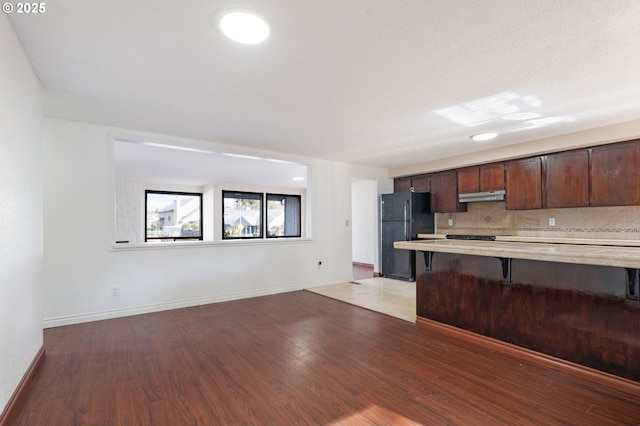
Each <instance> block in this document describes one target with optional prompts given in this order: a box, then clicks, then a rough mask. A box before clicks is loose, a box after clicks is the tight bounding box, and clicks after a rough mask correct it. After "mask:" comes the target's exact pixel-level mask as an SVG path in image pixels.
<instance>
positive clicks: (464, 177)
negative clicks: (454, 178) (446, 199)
mask: <svg viewBox="0 0 640 426" xmlns="http://www.w3.org/2000/svg"><path fill="white" fill-rule="evenodd" d="M474 192H480V167H479V166H475V167H466V168H464V169H460V170H458V194H473V193H474Z"/></svg>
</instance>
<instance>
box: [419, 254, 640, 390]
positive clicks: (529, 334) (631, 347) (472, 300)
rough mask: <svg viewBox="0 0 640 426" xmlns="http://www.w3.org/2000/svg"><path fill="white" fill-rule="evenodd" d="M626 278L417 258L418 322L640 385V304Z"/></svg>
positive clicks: (561, 266) (587, 268) (537, 265)
mask: <svg viewBox="0 0 640 426" xmlns="http://www.w3.org/2000/svg"><path fill="white" fill-rule="evenodd" d="M507 261H508V262H509V265H508V266H509V268H505V263H504V262H507ZM636 272H637V271H636ZM628 276H629V274H628V270H627V269H625V268H617V267H609V266H594V265H579V264H567V263H556V262H540V261H533V260H522V259H499V258H495V257H487V256H471V255H460V254H449V253H432V252H420V251H418V252H416V296H417V297H416V302H417V315H418V316H419V317H423V318H428V319H430V320H434V321H438V322H441V323H445V324H449V325H452V326H454V327H458V328H461V329H464V330H468V331H472V332H474V333H478V334H482V335H485V336H487V337H491V338H495V339H498V340H502V341H504V342H508V343H512V344H515V345H518V346H522V347H525V348H528V349H532V350H534V351H538V352H541V353H545V354H548V355H551V356H555V357H558V358H562V359H565V360H567V361H571V362H574V363H577V364H581V365H585V366H587V367H591V368H595V369H597V370H600V371H605V372H608V373H611V374H615V375H618V376H621V377H625V378H628V379H631V380H635V381H640V339H638V332H639V331H640V304H638V302H637V301H635V300H628V299H627V296H626V288H625V287H626V286H627V285H628V284H627V280H628V279H629V278H628Z"/></svg>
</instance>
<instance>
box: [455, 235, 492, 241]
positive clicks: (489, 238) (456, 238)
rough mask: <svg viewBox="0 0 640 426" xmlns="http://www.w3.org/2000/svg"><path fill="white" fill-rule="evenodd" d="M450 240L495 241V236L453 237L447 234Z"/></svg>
mask: <svg viewBox="0 0 640 426" xmlns="http://www.w3.org/2000/svg"><path fill="white" fill-rule="evenodd" d="M446 237H447V239H449V240H478V241H495V240H496V236H495V235H452V234H447V235H446Z"/></svg>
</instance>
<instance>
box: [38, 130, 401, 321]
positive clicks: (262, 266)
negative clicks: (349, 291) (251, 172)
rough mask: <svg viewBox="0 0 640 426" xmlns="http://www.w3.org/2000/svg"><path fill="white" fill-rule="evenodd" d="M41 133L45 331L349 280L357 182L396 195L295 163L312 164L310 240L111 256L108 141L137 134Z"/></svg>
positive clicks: (337, 170) (319, 164) (343, 173)
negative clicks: (116, 292)
mask: <svg viewBox="0 0 640 426" xmlns="http://www.w3.org/2000/svg"><path fill="white" fill-rule="evenodd" d="M43 133H44V134H43V140H44V212H45V217H44V259H45V261H44V280H45V300H46V304H45V312H44V318H45V327H48V326H56V325H62V324H71V323H76V322H84V321H90V320H95V319H102V318H110V317H116V316H122V315H130V314H135V313H141V312H150V311H156V310H162V309H170V308H175V307H180V306H190V305H195V304H202V303H209V302H216V301H222V300H230V299H235V298H242V297H251V296H257V295H263V294H272V293H278V292H284V291H291V290H298V289H302V288H305V287H311V286H316V285H325V284H332V283H337V282H344V281H350V280H351V278H352V272H351V228H350V227H349V226H346V223H345V222H346V221H347V220H350V219H351V181H352V179H354V178H358V179H372V180H376V181H378V188H381V190H384V191H389V190H390V188H392V186H393V181H392V180H391V179H389V178H387V174H386V170H384V169H377V168H370V167H362V166H353V165H348V164H344V163H337V162H331V161H324V160H317V159H311V158H301V157H296V158H291V156H289V157H288V158H286V159H289V160H295V161H298V162H301V163H306V164H309V165H310V176H309V182H308V183H309V203H308V206H309V208H310V209H311V210H312V215H311V223H309V225H310V227H311V235H312V237H311V238H307V239H299V240H298V239H278V240H276V241H271V240H269V241H257V242H256V241H251V240H244V241H223V242H211V243H208V242H198V243H189V244H175V245H171V246H170V247H161V248H157V247H143V248H140V247H127V246H123V245H119V246H118V247H116V248H114V244H113V243H114V241H115V230H114V221H115V219H114V216H115V214H114V213H113V212H114V211H115V203H114V202H113V198H114V195H113V194H114V191H115V179H114V176H113V166H112V161H113V158H112V155H111V153H110V152H109V149H108V147H109V138H110V134H114V133H118V134H130V135H132V136H140V135H141V134H140V132H133V131H128V130H123V129H113V128H107V127H102V126H98V125H92V124H86V123H79V122H72V121H66V120H60V119H55V118H45V120H44V132H43ZM143 136H147V137H154V138H165V139H166V138H168V137H167V136H161V135H143ZM198 143H202V141H198ZM212 145H213V143H212ZM215 145H217V146H219V145H218V144H215ZM247 154H249V155H251V154H253V152H251V151H247ZM272 155H273V156H274V157H272V158H278V155H277V154H275V153H273V154H272ZM318 261H322V263H323V265H322V266H321V267H318V266H317V262H318ZM112 286H118V287H119V289H120V295H119V296H111V287H112Z"/></svg>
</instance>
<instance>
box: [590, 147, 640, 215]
mask: <svg viewBox="0 0 640 426" xmlns="http://www.w3.org/2000/svg"><path fill="white" fill-rule="evenodd" d="M639 142H640V141H632V142H630V143H629V142H627V143H617V144H613V145H605V146H601V147H597V148H592V149H591V167H590V170H589V177H590V179H591V194H590V198H591V199H590V205H591V206H593V207H598V206H629V205H637V204H640V177H639V176H640V174H639V173H638V170H639V166H640V156H639V153H638V149H639Z"/></svg>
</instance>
